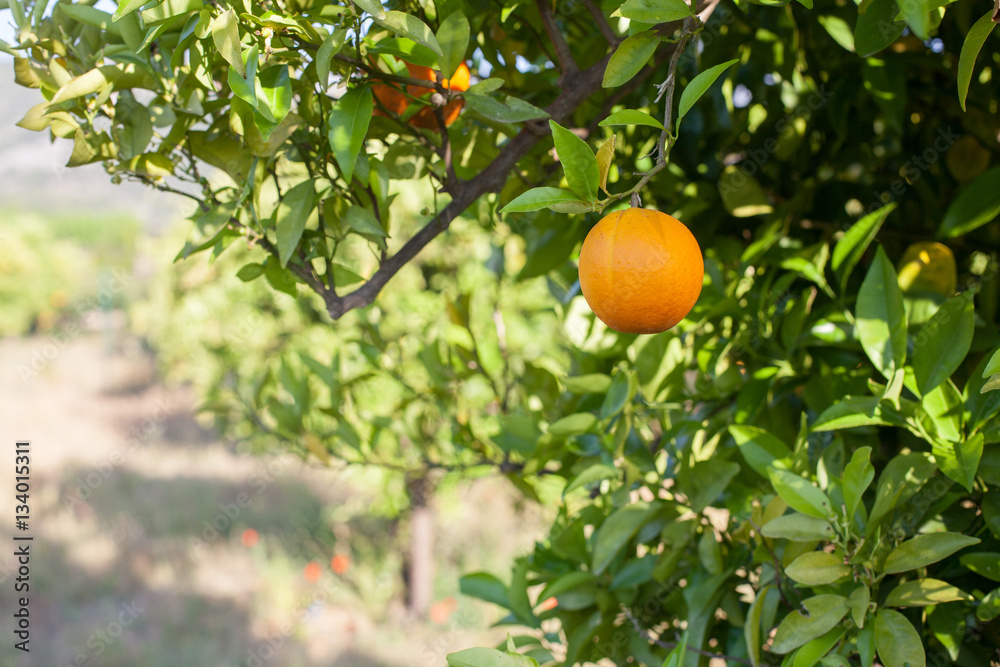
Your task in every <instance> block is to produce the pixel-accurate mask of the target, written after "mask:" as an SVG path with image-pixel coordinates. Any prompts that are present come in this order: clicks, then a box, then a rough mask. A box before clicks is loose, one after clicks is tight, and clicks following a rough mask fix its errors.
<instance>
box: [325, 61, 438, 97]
mask: <svg viewBox="0 0 1000 667" xmlns="http://www.w3.org/2000/svg"><path fill="white" fill-rule="evenodd" d="M334 58H336V59H337V60H340V61H342V62H345V63H347V64H348V65H353V66H354V67H357V68H358V69H360V70H363V71H364V72H367V73H368V75H369V76H370V77H372V78H374V79H381V80H382V81H391V82H392V83H401V84H403V85H406V86H418V87H420V88H436V89H437V91H438V92H439V93H441V94H445V93H447V92H448V91H447V90H445V88H444V86H442V85H441V82H439V81H430V80H428V79H413V78H411V77H408V76H399V75H398V74H389V73H388V72H383V71H382V70H380V69H379V68H378V67H373V66H371V65H368V64H366V63H364V62H362V61H360V60H357V59H356V58H352V57H350V56H345V55H344V54H342V53H338V54H337V55H336V56H334ZM400 92H403V93H405V92H406V91H405V90H403V91H400Z"/></svg>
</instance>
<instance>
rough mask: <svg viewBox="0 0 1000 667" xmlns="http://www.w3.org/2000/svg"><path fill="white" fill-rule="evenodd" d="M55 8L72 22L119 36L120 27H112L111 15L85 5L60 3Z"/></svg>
mask: <svg viewBox="0 0 1000 667" xmlns="http://www.w3.org/2000/svg"><path fill="white" fill-rule="evenodd" d="M57 7H58V8H59V10H60V11H61V12H62V13H64V14H66V16H69V17H70V18H72V19H73V20H74V21H77V22H79V23H82V24H84V25H89V26H91V27H94V28H97V29H98V30H102V31H104V32H107V33H109V34H112V35H116V36H117V35H121V27H120V26H117V25H114V19H113V18H112V16H111V14H108V13H107V12H105V11H101V10H100V9H97V8H96V7H91V6H90V5H85V4H83V3H78V4H69V3H60V4H58V5H57Z"/></svg>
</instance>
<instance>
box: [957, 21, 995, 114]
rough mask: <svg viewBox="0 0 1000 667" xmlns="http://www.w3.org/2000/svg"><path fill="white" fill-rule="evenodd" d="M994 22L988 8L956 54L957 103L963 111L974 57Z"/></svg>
mask: <svg viewBox="0 0 1000 667" xmlns="http://www.w3.org/2000/svg"><path fill="white" fill-rule="evenodd" d="M994 27H996V23H994V22H993V11H992V10H989V11H987V12H986V13H985V14H983V15H982V16H980V17H979V20H977V21H976V22H975V23H973V24H972V27H971V28H969V32H968V33H967V34H966V35H965V41H964V42H962V52H961V54H960V55H959V56H958V77H957V79H958V103H959V104H961V105H962V111H965V98H966V97H968V96H969V84H970V83H972V73H973V70H974V69H975V67H976V58H978V57H979V52H980V51H981V50H982V49H983V44H985V43H986V39H987V38H988V37H989V36H990V33H991V32H993V28H994Z"/></svg>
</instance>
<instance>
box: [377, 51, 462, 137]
mask: <svg viewBox="0 0 1000 667" xmlns="http://www.w3.org/2000/svg"><path fill="white" fill-rule="evenodd" d="M404 64H405V65H406V69H407V70H408V71H409V73H410V77H411V78H413V79H421V80H423V81H435V80H436V78H437V74H436V73H435V71H434V70H433V69H431V68H430V67H424V66H422V65H414V64H413V63H404ZM470 78H471V73H470V72H469V67H468V65H466V64H465V63H462V64H461V65H459V66H458V69H457V70H455V74H454V75H453V76H452V77H451V78H450V79H445V80H444V81H442V82H441V85H442V86H444V88H445V89H446V90H457V91H459V92H462V91H465V90H468V89H469V81H470ZM406 92H407V93H409V94H410V95H411V96H413V97H420V96H422V95H428V94H430V93H432V92H434V89H433V88H425V87H423V86H407V87H406ZM372 94H373V95H375V97H376V99H378V101H379V102H381V103H382V106H384V107H385V108H386V109H388V110H389V111H391V112H393V113H394V114H396V115H397V116H401V115H403V113H404V112H405V111H406V108H407V107H408V106H409V105H410V100H409V99H408V98H407V97H406V95H404V94H403V92H402V91H401V90H400V89H398V88H395V87H393V86H390V85H388V84H384V83H380V84H378V85H376V86H373V87H372ZM464 106H465V102H464V101H463V100H452V101H451V102H448V104H446V105H445V106H444V109H442V111H443V112H444V122H445V125H446V126H447V125H451V124H452V123H454V122H455V120H456V119H457V118H458V114H459V113H461V111H462V108H463V107H464ZM375 115H376V116H382V115H385V114H383V113H382V112H381V110H378V109H376V110H375ZM410 125H412V126H413V127H419V128H422V129H431V130H433V129H437V126H438V125H437V118H435V116H434V108H433V107H424V108H423V109H421V110H420V111H418V112H417V113H415V114H414V115H413V117H412V118H410Z"/></svg>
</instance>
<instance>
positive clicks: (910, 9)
mask: <svg viewBox="0 0 1000 667" xmlns="http://www.w3.org/2000/svg"><path fill="white" fill-rule="evenodd" d="M935 7H936V5H935ZM899 13H900V16H902V17H903V20H904V21H906V24H907V25H908V26H910V30H911V31H912V32H913V34H914V35H916V36H917V37H919V38H920V40H921V41H924V40H926V39H927V38H928V36H929V35H930V30H931V16H930V14H931V4H930V2H928V0H908V1H907V2H900V3H899Z"/></svg>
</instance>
